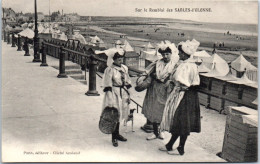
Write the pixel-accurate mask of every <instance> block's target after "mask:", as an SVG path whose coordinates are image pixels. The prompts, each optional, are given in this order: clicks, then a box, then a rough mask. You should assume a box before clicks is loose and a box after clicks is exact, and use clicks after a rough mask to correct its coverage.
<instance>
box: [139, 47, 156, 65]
mask: <svg viewBox="0 0 260 164" xmlns="http://www.w3.org/2000/svg"><path fill="white" fill-rule="evenodd" d="M142 52H143V53H142V54H141V58H143V59H146V60H149V61H152V62H153V61H155V60H158V59H159V58H160V57H159V56H158V55H157V54H158V53H157V51H156V50H151V51H142Z"/></svg>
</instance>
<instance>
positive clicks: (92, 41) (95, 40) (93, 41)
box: [90, 36, 104, 44]
mask: <svg viewBox="0 0 260 164" xmlns="http://www.w3.org/2000/svg"><path fill="white" fill-rule="evenodd" d="M90 38H91V41H90V42H91V43H94V44H96V43H104V42H103V40H102V39H100V38H99V37H98V36H94V37H90Z"/></svg>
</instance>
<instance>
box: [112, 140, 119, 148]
mask: <svg viewBox="0 0 260 164" xmlns="http://www.w3.org/2000/svg"><path fill="white" fill-rule="evenodd" d="M112 144H113V146H114V147H118V142H117V139H112Z"/></svg>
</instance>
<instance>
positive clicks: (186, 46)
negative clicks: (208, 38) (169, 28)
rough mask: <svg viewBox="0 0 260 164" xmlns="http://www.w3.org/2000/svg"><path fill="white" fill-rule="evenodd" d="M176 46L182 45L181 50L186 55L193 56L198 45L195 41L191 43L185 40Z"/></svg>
mask: <svg viewBox="0 0 260 164" xmlns="http://www.w3.org/2000/svg"><path fill="white" fill-rule="evenodd" d="M178 45H182V50H183V51H184V52H185V53H186V54H188V55H193V54H194V53H195V52H196V51H197V49H198V47H199V45H200V43H199V42H198V41H197V40H195V39H193V40H192V41H190V40H187V41H186V42H180V43H179V44H178Z"/></svg>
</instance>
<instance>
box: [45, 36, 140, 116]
mask: <svg viewBox="0 0 260 164" xmlns="http://www.w3.org/2000/svg"><path fill="white" fill-rule="evenodd" d="M76 42H77V43H76ZM42 45H43V46H42V55H43V57H42V58H44V59H46V54H48V55H50V56H53V57H55V58H58V59H60V64H59V75H58V77H59V78H66V77H67V76H66V73H65V60H68V61H72V62H74V63H77V64H79V65H80V66H81V67H84V70H85V73H86V70H87V69H88V70H89V90H88V91H87V92H86V95H88V96H97V95H99V94H98V92H97V90H96V75H98V76H99V77H100V78H102V76H100V75H99V74H98V73H97V65H98V63H100V62H101V63H102V64H103V65H106V59H103V58H100V57H97V56H96V55H95V54H94V47H91V46H87V45H82V44H80V42H79V41H77V40H71V39H70V40H68V42H67V43H65V42H59V41H58V40H50V41H44V42H43V43H42ZM95 49H97V48H96V47H95ZM42 64H43V63H42ZM44 64H47V63H46V60H45V63H44ZM129 70H130V71H132V72H135V73H136V74H141V73H143V71H140V70H138V69H135V68H133V67H129ZM85 78H86V77H85ZM131 101H132V102H133V103H134V104H136V108H137V112H138V109H139V108H142V106H141V105H140V104H138V103H137V102H136V101H135V100H133V99H131Z"/></svg>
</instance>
